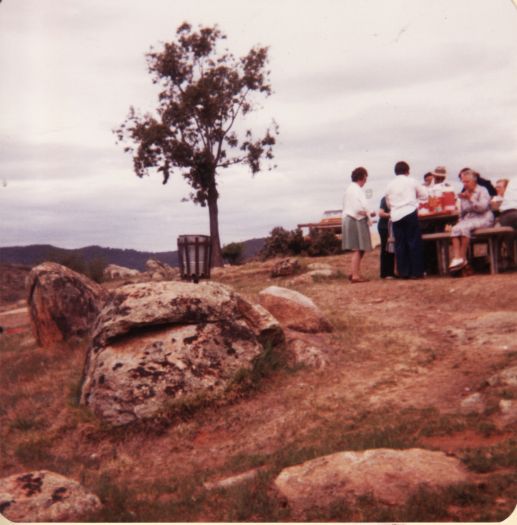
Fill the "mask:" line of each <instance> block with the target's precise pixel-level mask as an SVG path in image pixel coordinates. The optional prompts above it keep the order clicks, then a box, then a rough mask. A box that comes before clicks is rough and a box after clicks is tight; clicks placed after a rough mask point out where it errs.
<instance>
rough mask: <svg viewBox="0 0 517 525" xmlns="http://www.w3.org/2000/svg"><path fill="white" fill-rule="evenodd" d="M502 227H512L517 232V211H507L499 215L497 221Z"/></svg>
mask: <svg viewBox="0 0 517 525" xmlns="http://www.w3.org/2000/svg"><path fill="white" fill-rule="evenodd" d="M497 220H498V222H499V224H500V225H501V226H511V227H512V228H513V229H514V230H517V210H506V211H503V212H501V213H500V214H499V218H498V219H497Z"/></svg>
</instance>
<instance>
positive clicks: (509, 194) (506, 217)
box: [496, 179, 517, 230]
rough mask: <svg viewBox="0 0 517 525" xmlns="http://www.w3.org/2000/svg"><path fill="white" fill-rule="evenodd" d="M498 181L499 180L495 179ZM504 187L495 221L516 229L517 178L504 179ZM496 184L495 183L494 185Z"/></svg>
mask: <svg viewBox="0 0 517 525" xmlns="http://www.w3.org/2000/svg"><path fill="white" fill-rule="evenodd" d="M497 182H498V183H499V181H497ZM505 182H506V187H505V188H503V191H502V195H501V197H502V199H503V200H502V201H501V204H500V205H499V217H498V219H497V222H498V223H499V224H500V225H501V226H511V227H512V228H513V229H514V230H517V180H516V179H513V180H508V179H506V180H505ZM496 186H497V185H496Z"/></svg>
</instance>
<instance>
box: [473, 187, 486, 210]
mask: <svg viewBox="0 0 517 525" xmlns="http://www.w3.org/2000/svg"><path fill="white" fill-rule="evenodd" d="M478 187H479V186H478ZM479 189H480V191H478V192H476V193H475V194H473V195H472V196H471V198H470V203H471V210H472V211H475V212H476V213H485V212H486V211H487V210H489V209H490V194H489V193H488V190H487V189H486V188H483V187H482V186H481V187H479Z"/></svg>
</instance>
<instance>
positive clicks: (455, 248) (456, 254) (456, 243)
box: [451, 237, 462, 259]
mask: <svg viewBox="0 0 517 525" xmlns="http://www.w3.org/2000/svg"><path fill="white" fill-rule="evenodd" d="M461 239H462V237H452V238H451V242H452V258H453V259H461Z"/></svg>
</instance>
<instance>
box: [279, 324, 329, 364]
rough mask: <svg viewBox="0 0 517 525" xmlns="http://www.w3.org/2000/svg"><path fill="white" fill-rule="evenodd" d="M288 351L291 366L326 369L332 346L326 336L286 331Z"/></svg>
mask: <svg viewBox="0 0 517 525" xmlns="http://www.w3.org/2000/svg"><path fill="white" fill-rule="evenodd" d="M285 336H286V343H287V350H288V351H289V354H290V360H289V361H290V362H289V364H290V365H291V366H296V365H304V366H310V367H312V368H325V367H326V366H327V365H328V364H329V350H330V348H331V347H330V344H329V342H328V341H327V339H326V338H325V334H307V333H303V332H296V331H294V330H286V331H285Z"/></svg>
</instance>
